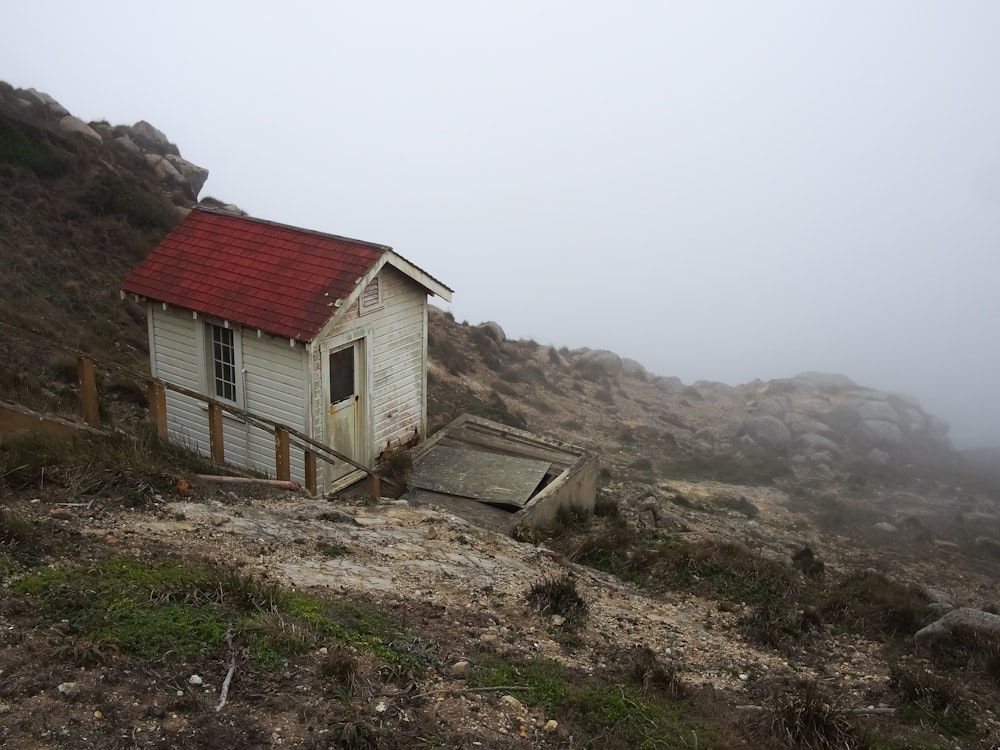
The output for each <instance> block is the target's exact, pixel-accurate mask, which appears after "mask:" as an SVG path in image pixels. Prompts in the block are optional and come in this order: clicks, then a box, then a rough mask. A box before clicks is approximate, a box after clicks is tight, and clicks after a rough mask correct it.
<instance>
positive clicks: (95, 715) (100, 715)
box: [94, 711, 104, 719]
mask: <svg viewBox="0 0 1000 750" xmlns="http://www.w3.org/2000/svg"><path fill="white" fill-rule="evenodd" d="M94 718H95V719H103V718H104V714H102V713H101V712H100V711H94Z"/></svg>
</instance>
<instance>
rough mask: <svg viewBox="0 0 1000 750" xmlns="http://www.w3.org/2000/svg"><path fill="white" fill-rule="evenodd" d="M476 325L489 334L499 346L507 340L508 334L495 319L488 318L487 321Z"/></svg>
mask: <svg viewBox="0 0 1000 750" xmlns="http://www.w3.org/2000/svg"><path fill="white" fill-rule="evenodd" d="M476 327H477V328H481V329H482V330H483V332H484V333H485V334H486V335H487V336H489V337H490V338H491V339H493V340H494V341H495V342H496V344H497V346H500V344H502V343H504V342H505V341H506V340H507V334H506V333H504V330H503V328H501V327H500V324H499V323H497V322H496V321H494V320H487V321H486V322H485V323H480V324H479V325H478V326H476Z"/></svg>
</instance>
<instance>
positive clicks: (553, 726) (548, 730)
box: [542, 719, 559, 734]
mask: <svg viewBox="0 0 1000 750" xmlns="http://www.w3.org/2000/svg"><path fill="white" fill-rule="evenodd" d="M557 729H559V722H558V721H556V720H555V719H549V720H548V721H547V722H545V726H544V727H542V731H543V732H545V734H552V733H553V732H555V731H556V730H557Z"/></svg>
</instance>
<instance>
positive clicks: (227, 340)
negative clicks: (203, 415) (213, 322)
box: [211, 326, 236, 401]
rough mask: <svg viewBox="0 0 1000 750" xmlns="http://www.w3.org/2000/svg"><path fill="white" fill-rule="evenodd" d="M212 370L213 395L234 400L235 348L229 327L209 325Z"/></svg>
mask: <svg viewBox="0 0 1000 750" xmlns="http://www.w3.org/2000/svg"><path fill="white" fill-rule="evenodd" d="M211 329H212V371H213V374H214V376H215V377H214V383H215V395H216V396H217V397H218V398H224V399H226V400H227V401H235V400H236V348H235V346H234V344H233V331H232V329H231V328H222V327H221V326H211Z"/></svg>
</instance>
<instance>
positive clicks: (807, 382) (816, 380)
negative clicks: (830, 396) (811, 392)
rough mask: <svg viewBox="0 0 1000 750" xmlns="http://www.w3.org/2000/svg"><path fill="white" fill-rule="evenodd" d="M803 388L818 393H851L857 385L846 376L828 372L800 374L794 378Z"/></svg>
mask: <svg viewBox="0 0 1000 750" xmlns="http://www.w3.org/2000/svg"><path fill="white" fill-rule="evenodd" d="M794 380H797V381H798V382H799V383H800V384H802V385H803V386H805V387H807V388H809V389H815V390H819V391H853V390H855V389H857V387H858V385H857V383H855V382H854V381H853V380H851V379H850V378H849V377H847V376H846V375H839V374H837V373H830V372H800V373H799V374H798V375H796V376H795V378H794Z"/></svg>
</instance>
